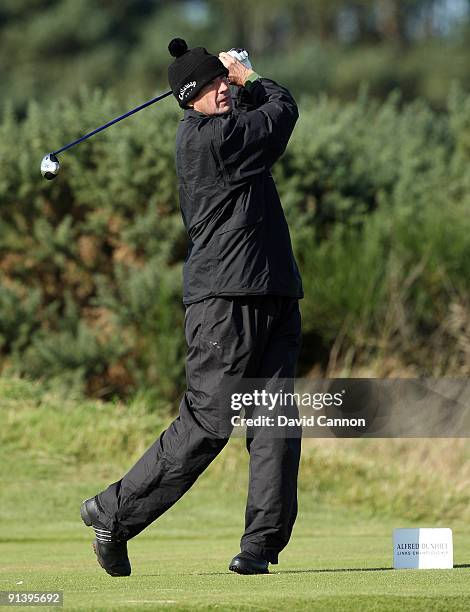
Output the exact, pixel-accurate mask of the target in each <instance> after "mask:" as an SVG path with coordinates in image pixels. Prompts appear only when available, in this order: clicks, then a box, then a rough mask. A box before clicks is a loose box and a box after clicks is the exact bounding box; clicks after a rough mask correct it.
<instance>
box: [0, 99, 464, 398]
mask: <svg viewBox="0 0 470 612" xmlns="http://www.w3.org/2000/svg"><path fill="white" fill-rule="evenodd" d="M131 106H132V104H129V108H130V107H131ZM122 111H123V109H122V107H120V106H118V105H117V103H116V101H115V100H114V98H113V97H112V96H111V95H103V94H102V93H100V92H95V93H90V92H89V91H87V90H83V91H82V94H81V96H80V98H79V99H78V100H77V101H70V100H58V101H56V100H53V101H51V102H49V103H48V104H47V106H46V105H44V106H39V105H38V104H35V103H32V104H31V105H30V106H29V109H28V113H27V116H26V118H25V119H24V120H23V121H22V122H21V123H18V122H17V121H16V120H15V118H14V114H13V112H12V111H11V109H10V110H8V108H7V109H6V111H5V113H4V116H3V118H2V120H1V123H0V159H1V160H2V172H1V174H0V206H1V216H0V270H1V286H0V351H1V365H2V367H3V369H4V370H10V371H11V370H14V371H16V372H18V373H21V374H26V375H30V376H34V377H40V378H43V379H44V380H59V381H62V382H63V383H64V382H65V383H66V384H67V386H69V387H72V388H84V389H86V390H87V391H88V392H90V393H93V394H95V395H99V396H103V397H109V396H112V395H113V394H120V395H125V394H128V393H131V392H133V391H135V390H136V389H151V390H153V392H155V393H157V394H159V395H160V396H163V397H165V398H166V399H172V398H175V397H176V396H177V395H178V393H179V392H180V391H181V389H182V386H183V385H184V353H185V344H184V335H183V326H182V323H183V317H184V309H183V307H182V304H181V265H182V261H183V259H184V256H185V252H186V236H185V232H184V228H183V225H182V222H181V220H180V213H179V208H178V201H177V193H176V178H175V174H174V137H175V132H176V128H177V123H178V119H179V117H180V112H179V110H178V109H177V108H176V105H175V103H174V101H173V100H171V99H170V100H165V101H163V102H161V103H159V104H158V105H157V106H155V107H151V108H149V109H147V110H145V111H143V112H142V113H139V115H137V116H135V117H133V118H131V119H128V120H126V121H124V122H123V123H121V124H120V125H119V126H116V127H113V128H111V129H109V130H107V131H106V132H103V134H100V135H99V136H97V137H95V138H93V139H91V140H90V141H88V142H87V143H84V144H82V145H80V146H79V147H77V148H76V149H74V150H73V152H72V151H71V152H70V153H65V154H64V155H63V156H61V162H62V171H61V174H60V176H59V177H58V178H57V179H56V180H55V181H54V182H52V183H50V182H46V181H44V180H43V179H42V177H41V176H40V172H39V163H40V160H41V158H42V156H43V155H44V154H45V153H46V152H47V151H49V150H53V149H55V148H58V147H60V146H61V145H62V144H65V143H66V142H69V141H71V140H73V139H74V138H76V137H78V136H79V135H81V134H83V133H85V132H86V131H88V130H89V129H93V128H94V127H96V126H97V125H100V124H101V123H103V122H104V121H106V120H108V119H109V118H111V117H113V116H117V115H118V114H119V113H120V112H122ZM469 161H470V96H469V95H466V94H464V93H463V92H462V91H460V90H458V89H457V88H455V89H454V91H453V92H452V93H451V94H450V95H449V99H448V106H447V110H446V112H442V113H439V114H438V113H436V112H435V111H432V110H430V108H428V107H427V106H426V104H424V103H423V102H420V101H417V102H415V103H413V104H411V105H407V106H405V107H403V108H401V104H400V100H399V99H398V96H397V95H393V96H391V97H390V98H389V99H388V100H387V101H386V102H385V103H377V102H373V101H370V100H368V99H367V96H365V95H362V96H361V97H360V98H359V99H358V100H357V101H355V102H351V103H348V104H344V103H339V102H337V101H334V100H330V99H327V98H320V99H317V100H313V99H309V98H306V99H304V100H302V102H301V118H300V120H299V124H298V126H297V128H296V130H295V132H294V135H293V137H292V140H291V143H290V145H289V148H288V151H287V152H286V154H285V155H284V157H283V158H282V160H281V161H280V162H279V163H278V164H277V166H275V169H274V172H275V177H276V181H277V185H278V189H279V191H280V194H281V199H282V201H283V204H284V207H285V210H286V214H287V217H288V220H289V224H290V228H291V234H292V238H293V242H294V248H295V250H296V254H297V257H298V261H299V264H300V268H301V272H302V276H303V279H304V285H305V292H306V298H305V300H303V303H302V308H303V321H304V334H305V339H304V353H303V363H302V370H303V371H305V370H306V369H308V368H309V367H311V366H313V365H314V363H313V361H312V360H313V359H314V358H315V359H319V358H320V356H321V357H322V359H323V361H322V364H321V365H322V367H323V368H324V367H326V366H327V365H328V359H329V368H330V371H333V370H334V368H335V364H336V370H338V367H339V365H341V366H342V367H343V369H342V372H343V373H349V372H350V370H349V369H348V368H351V367H352V368H354V367H358V366H370V365H371V364H372V366H373V370H374V372H375V373H386V370H387V366H386V363H387V361H389V360H390V359H391V358H392V357H393V359H394V360H397V361H399V362H400V363H402V364H403V365H404V366H408V367H410V368H412V369H414V370H415V371H416V372H419V373H428V374H433V375H438V374H443V373H448V374H454V375H455V374H464V375H468V373H469V365H468V364H469V363H470V314H469V270H470V215H469V209H470V173H469V172H468V166H469ZM325 356H326V357H325ZM328 356H329V358H328ZM338 364H339V365H338Z"/></svg>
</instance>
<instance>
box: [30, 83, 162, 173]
mask: <svg viewBox="0 0 470 612" xmlns="http://www.w3.org/2000/svg"><path fill="white" fill-rule="evenodd" d="M171 93H172V91H171V89H170V91H167V92H165V93H164V94H161V95H160V96H157V97H156V98H153V99H152V100H149V101H148V102H145V103H144V104H141V105H140V106H137V107H136V108H133V109H132V110H130V111H129V112H127V113H125V114H124V115H121V116H120V117H116V119H113V120H112V121H109V123H106V124H105V125H102V126H100V127H99V128H96V130H93V131H92V132H90V133H89V134H85V136H82V137H81V138H78V139H77V140H74V141H73V142H70V143H69V144H67V145H65V146H63V147H62V148H61V149H57V151H53V152H52V153H48V154H47V155H45V156H44V157H43V159H42V161H41V174H42V175H43V177H44V178H45V179H47V180H48V181H52V180H53V179H55V177H56V176H57V175H58V174H59V170H60V163H59V160H58V159H57V155H58V154H59V153H62V152H63V151H66V150H67V149H70V148H71V147H74V146H75V145H77V144H79V143H80V142H83V141H84V140H86V139H87V138H90V137H91V136H94V135H95V134H98V132H102V131H103V130H105V129H106V128H108V127H110V126H112V125H114V124H115V123H118V121H122V120H123V119H125V118H126V117H129V116H130V115H133V114H134V113H137V112H138V111H140V110H142V109H144V108H146V107H147V106H150V105H151V104H154V103H155V102H158V101H159V100H163V98H166V97H167V96H169V95H171Z"/></svg>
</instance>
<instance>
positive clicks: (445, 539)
mask: <svg viewBox="0 0 470 612" xmlns="http://www.w3.org/2000/svg"><path fill="white" fill-rule="evenodd" d="M453 566H454V550H453V545H452V529H422V528H421V529H394V531H393V567H394V568H395V569H449V568H452V567H453Z"/></svg>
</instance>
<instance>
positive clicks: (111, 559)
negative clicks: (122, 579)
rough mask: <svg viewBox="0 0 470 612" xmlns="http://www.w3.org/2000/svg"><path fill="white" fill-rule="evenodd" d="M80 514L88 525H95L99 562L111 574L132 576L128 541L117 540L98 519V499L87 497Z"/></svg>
mask: <svg viewBox="0 0 470 612" xmlns="http://www.w3.org/2000/svg"><path fill="white" fill-rule="evenodd" d="M80 516H81V517H82V521H83V522H84V523H85V525H86V526H87V527H93V529H94V530H95V535H96V540H95V541H94V542H93V550H94V551H95V554H96V557H97V559H98V563H99V564H100V565H101V567H102V568H103V569H104V570H105V571H106V572H107V573H108V574H109V575H110V576H130V574H131V564H130V562H129V557H128V556H127V542H126V541H125V540H124V541H122V540H117V539H116V538H115V537H113V535H112V534H111V531H110V530H109V529H108V528H107V527H106V525H103V523H100V521H99V520H98V506H97V504H96V499H95V498H94V497H92V498H91V499H86V500H85V501H84V502H83V503H82V505H81V507H80Z"/></svg>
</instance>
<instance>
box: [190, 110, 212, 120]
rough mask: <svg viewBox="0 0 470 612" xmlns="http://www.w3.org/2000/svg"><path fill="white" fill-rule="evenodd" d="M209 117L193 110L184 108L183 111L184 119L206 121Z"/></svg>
mask: <svg viewBox="0 0 470 612" xmlns="http://www.w3.org/2000/svg"><path fill="white" fill-rule="evenodd" d="M208 117H210V115H205V114H204V113H199V112H198V111H195V110H194V108H185V109H184V118H185V119H189V118H195V119H207V118H208Z"/></svg>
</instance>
